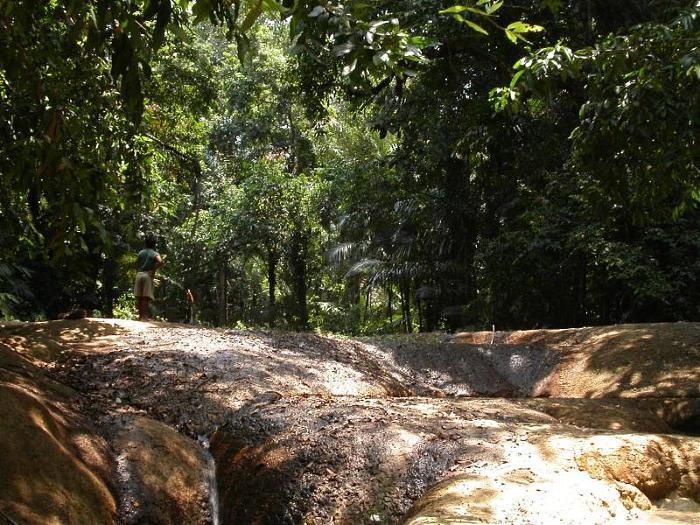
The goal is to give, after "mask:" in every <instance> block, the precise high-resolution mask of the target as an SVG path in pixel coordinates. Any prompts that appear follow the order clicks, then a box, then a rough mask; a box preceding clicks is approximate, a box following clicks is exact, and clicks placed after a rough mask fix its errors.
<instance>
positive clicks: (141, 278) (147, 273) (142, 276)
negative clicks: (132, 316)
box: [134, 235, 163, 321]
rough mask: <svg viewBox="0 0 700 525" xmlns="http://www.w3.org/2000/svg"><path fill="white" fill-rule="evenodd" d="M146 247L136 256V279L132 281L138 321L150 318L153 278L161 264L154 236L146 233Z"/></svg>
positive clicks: (161, 260)
mask: <svg viewBox="0 0 700 525" xmlns="http://www.w3.org/2000/svg"><path fill="white" fill-rule="evenodd" d="M145 244H146V247H145V248H144V249H143V250H141V251H140V252H139V254H138V255H137V256H136V270H137V271H138V273H137V274H136V281H135V282H134V296H135V297H136V307H137V308H138V310H139V321H148V320H149V319H150V315H149V314H150V312H149V308H150V302H151V301H152V300H153V299H154V297H153V279H154V278H155V276H156V270H157V269H158V268H160V267H161V266H163V259H162V258H161V256H160V254H159V253H158V252H157V251H156V238H155V237H154V236H153V235H147V236H146V240H145Z"/></svg>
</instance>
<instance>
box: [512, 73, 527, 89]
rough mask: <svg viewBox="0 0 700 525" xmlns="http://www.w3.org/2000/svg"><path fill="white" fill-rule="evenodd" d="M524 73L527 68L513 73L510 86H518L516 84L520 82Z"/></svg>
mask: <svg viewBox="0 0 700 525" xmlns="http://www.w3.org/2000/svg"><path fill="white" fill-rule="evenodd" d="M523 74H525V70H524V69H521V70H520V71H518V72H517V73H516V74H515V75H513V78H512V79H511V80H510V87H511V88H514V87H515V86H516V84H517V83H518V80H520V77H522V76H523Z"/></svg>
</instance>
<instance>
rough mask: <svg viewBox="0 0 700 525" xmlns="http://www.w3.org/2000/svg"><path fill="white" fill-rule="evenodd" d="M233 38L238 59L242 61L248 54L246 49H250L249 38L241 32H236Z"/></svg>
mask: <svg viewBox="0 0 700 525" xmlns="http://www.w3.org/2000/svg"><path fill="white" fill-rule="evenodd" d="M235 38H236V49H237V51H238V59H239V60H240V61H241V62H243V61H244V60H245V57H246V56H247V55H248V51H250V39H249V38H248V37H247V36H246V35H244V34H241V33H236V35H235Z"/></svg>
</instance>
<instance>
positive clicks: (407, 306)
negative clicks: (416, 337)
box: [401, 278, 413, 334]
mask: <svg viewBox="0 0 700 525" xmlns="http://www.w3.org/2000/svg"><path fill="white" fill-rule="evenodd" d="M401 308H402V310H403V312H402V313H403V320H404V325H405V327H406V333H407V334H410V333H411V332H413V320H412V319H411V283H410V282H409V281H408V279H405V278H404V279H403V280H402V282H401Z"/></svg>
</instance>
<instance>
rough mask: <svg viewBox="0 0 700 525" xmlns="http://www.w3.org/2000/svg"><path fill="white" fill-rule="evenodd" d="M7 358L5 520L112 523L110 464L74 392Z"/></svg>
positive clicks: (1, 417) (2, 443) (2, 415)
mask: <svg viewBox="0 0 700 525" xmlns="http://www.w3.org/2000/svg"><path fill="white" fill-rule="evenodd" d="M6 352H7V351H6V350H3V349H0V364H2V365H3V366H2V367H1V368H0V379H1V380H2V382H1V383H0V421H1V422H2V423H1V425H2V430H1V431H0V451H1V452H0V510H1V511H2V513H3V514H4V517H6V518H9V519H11V520H12V521H11V522H9V523H99V524H111V523H116V518H117V516H116V500H115V497H114V495H113V492H112V485H111V479H112V478H113V464H112V462H111V459H112V458H111V456H110V453H109V449H108V447H107V445H106V443H105V441H104V440H103V439H102V438H100V437H99V435H98V434H97V433H96V431H95V430H94V428H93V427H92V426H91V424H90V423H89V422H88V421H87V420H86V419H85V418H84V417H83V415H82V414H81V413H80V412H79V409H78V399H77V397H76V395H75V392H71V391H70V390H69V389H66V388H65V387H64V386H62V385H59V384H57V383H55V382H53V381H51V380H50V379H48V378H46V377H44V374H43V373H42V372H41V371H40V370H38V369H36V368H35V367H34V366H33V365H31V364H30V363H29V362H28V361H27V360H25V359H24V358H22V357H20V356H18V355H9V354H7V353H6ZM7 365H10V366H11V368H12V370H13V372H10V371H8V368H9V367H6V366H7Z"/></svg>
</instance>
